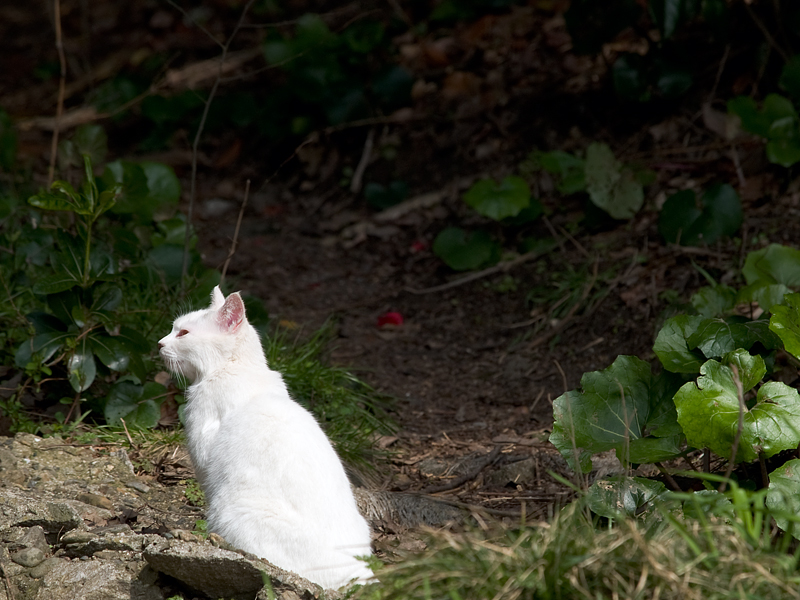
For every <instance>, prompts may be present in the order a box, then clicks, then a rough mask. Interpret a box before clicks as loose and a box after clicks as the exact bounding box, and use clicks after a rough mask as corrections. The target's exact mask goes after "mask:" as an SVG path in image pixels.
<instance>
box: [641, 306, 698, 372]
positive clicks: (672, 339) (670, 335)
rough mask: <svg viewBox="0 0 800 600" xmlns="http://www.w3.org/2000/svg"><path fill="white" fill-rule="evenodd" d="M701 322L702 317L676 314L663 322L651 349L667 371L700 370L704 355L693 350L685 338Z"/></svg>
mask: <svg viewBox="0 0 800 600" xmlns="http://www.w3.org/2000/svg"><path fill="white" fill-rule="evenodd" d="M702 322H703V318H702V317H697V316H694V315H678V316H675V317H672V318H671V319H668V320H667V322H666V323H664V326H663V327H662V328H661V331H659V332H658V336H657V337H656V341H655V344H654V345H653V351H654V352H655V353H656V356H658V359H659V360H660V361H661V364H662V365H664V368H665V369H666V370H667V371H671V372H672V373H697V372H698V371H699V370H700V365H702V364H703V358H704V357H703V356H702V354H700V353H699V352H695V351H694V350H693V349H692V347H690V346H689V343H688V342H687V340H688V339H689V337H690V336H691V335H692V334H693V333H694V332H695V331H697V328H698V327H699V326H700V324H701V323H702Z"/></svg>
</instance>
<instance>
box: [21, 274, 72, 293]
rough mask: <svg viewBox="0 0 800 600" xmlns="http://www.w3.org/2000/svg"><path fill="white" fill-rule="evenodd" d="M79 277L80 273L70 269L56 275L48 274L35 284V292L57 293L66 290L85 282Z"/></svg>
mask: <svg viewBox="0 0 800 600" xmlns="http://www.w3.org/2000/svg"><path fill="white" fill-rule="evenodd" d="M79 277H80V275H79V274H77V273H74V272H70V271H62V272H60V273H56V274H54V275H48V276H47V277H43V278H42V279H39V280H38V281H37V282H36V283H35V284H33V292H34V293H35V294H57V293H58V292H64V291H66V290H68V289H70V288H72V287H74V286H76V285H80V284H81V283H83V281H82V280H81V279H80V278H79Z"/></svg>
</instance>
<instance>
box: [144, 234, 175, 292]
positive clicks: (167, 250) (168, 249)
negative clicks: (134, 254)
mask: <svg viewBox="0 0 800 600" xmlns="http://www.w3.org/2000/svg"><path fill="white" fill-rule="evenodd" d="M147 260H148V263H150V264H151V265H152V266H154V267H155V268H156V269H157V270H158V271H161V272H162V273H163V274H164V277H165V279H166V281H167V283H170V284H174V283H178V282H179V281H180V280H181V275H182V270H183V248H182V247H180V246H174V245H172V244H163V245H161V246H157V247H156V248H153V249H152V250H150V252H148V253H147Z"/></svg>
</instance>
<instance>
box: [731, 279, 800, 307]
mask: <svg viewBox="0 0 800 600" xmlns="http://www.w3.org/2000/svg"><path fill="white" fill-rule="evenodd" d="M791 291H792V290H790V289H789V288H788V287H786V286H785V285H783V284H782V283H767V282H765V281H764V280H762V279H759V280H757V281H756V282H755V283H751V284H750V285H747V286H745V287H743V288H742V289H740V290H739V293H738V294H737V296H736V304H752V303H753V302H755V303H756V304H758V305H759V306H760V307H761V309H762V310H764V311H767V312H772V307H773V306H775V305H776V304H780V303H782V302H783V297H784V296H785V295H786V294H789V293H791Z"/></svg>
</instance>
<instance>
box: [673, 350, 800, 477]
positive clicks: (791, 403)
mask: <svg viewBox="0 0 800 600" xmlns="http://www.w3.org/2000/svg"><path fill="white" fill-rule="evenodd" d="M700 373H701V376H700V377H699V378H698V380H697V383H693V382H689V383H687V384H685V385H684V386H683V387H681V389H680V390H678V393H677V394H676V395H675V407H676V409H677V411H678V423H680V425H681V427H683V431H684V433H685V434H686V441H687V442H688V443H689V445H690V446H692V447H694V448H704V447H708V448H711V450H713V451H714V452H715V453H717V454H719V455H720V456H722V457H724V458H729V459H730V458H731V453H732V451H733V441H734V439H735V438H736V433H737V429H738V421H739V399H738V394H737V390H736V384H735V383H734V378H733V371H732V370H731V369H730V368H729V367H727V366H725V365H722V364H720V363H719V362H717V361H715V360H709V361H708V362H706V363H705V364H704V365H703V366H702V367H701V369H700ZM747 391H748V390H747V389H744V392H745V393H746V392H747ZM798 442H800V396H799V395H798V393H797V390H794V389H792V388H790V387H789V386H787V385H785V384H783V383H779V382H775V381H771V382H768V383H765V384H764V385H762V386H761V388H760V389H759V390H758V395H757V396H756V403H755V405H754V406H753V407H752V408H751V409H749V410H748V409H747V408H746V407H745V409H744V415H743V429H742V435H741V438H740V440H739V446H738V448H737V452H736V457H735V462H742V461H751V460H755V459H756V458H758V456H759V454H763V455H764V457H766V458H769V457H770V456H772V455H774V454H776V453H778V452H780V451H781V450H788V449H790V448H796V447H797V445H798Z"/></svg>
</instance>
